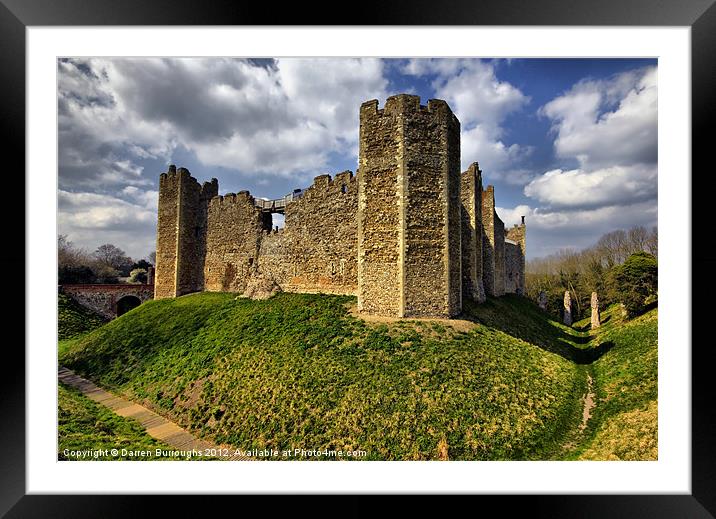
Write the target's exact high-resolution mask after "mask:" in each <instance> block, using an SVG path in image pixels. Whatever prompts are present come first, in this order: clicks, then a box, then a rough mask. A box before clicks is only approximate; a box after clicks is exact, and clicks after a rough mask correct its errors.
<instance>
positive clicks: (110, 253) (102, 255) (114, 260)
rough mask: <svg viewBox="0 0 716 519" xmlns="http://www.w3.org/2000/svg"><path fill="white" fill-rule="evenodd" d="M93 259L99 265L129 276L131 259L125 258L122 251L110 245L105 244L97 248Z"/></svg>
mask: <svg viewBox="0 0 716 519" xmlns="http://www.w3.org/2000/svg"><path fill="white" fill-rule="evenodd" d="M94 257H95V259H96V260H97V262H98V263H99V264H100V265H102V266H105V267H110V268H112V269H114V270H117V271H119V272H121V273H122V274H123V275H129V271H130V270H131V268H132V264H133V263H134V262H133V261H132V258H130V257H129V256H127V255H126V254H125V253H124V251H123V250H122V249H120V248H119V247H117V246H115V245H112V244H111V243H105V244H104V245H100V246H99V247H97V250H96V251H94Z"/></svg>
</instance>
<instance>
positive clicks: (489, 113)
mask: <svg viewBox="0 0 716 519" xmlns="http://www.w3.org/2000/svg"><path fill="white" fill-rule="evenodd" d="M403 72H405V73H407V74H412V75H418V76H423V75H428V74H435V75H436V78H435V80H434V81H433V88H434V89H435V95H436V96H437V97H438V98H440V99H444V100H446V101H447V102H448V104H449V105H450V107H451V108H452V110H453V112H454V113H455V115H456V116H457V118H458V119H459V120H460V124H461V130H462V135H461V155H462V160H461V162H462V168H463V169H466V168H467V167H468V166H469V165H470V164H471V163H472V162H475V161H478V162H479V163H480V168H481V169H482V170H483V171H484V174H485V176H486V177H487V178H495V179H504V180H507V179H506V178H505V175H504V173H505V172H506V170H508V169H513V168H515V166H516V164H517V163H519V162H520V161H521V160H522V159H524V158H525V157H526V156H527V155H528V154H529V152H530V149H529V148H526V147H523V146H520V145H519V144H514V143H513V144H506V143H505V142H504V139H503V133H504V132H503V128H502V123H503V122H504V120H505V119H506V118H507V116H508V115H510V114H511V113H513V112H517V111H519V110H521V109H522V108H523V107H524V106H526V105H527V104H528V103H529V100H530V98H529V97H528V96H526V95H525V94H523V93H522V92H521V91H520V90H519V89H518V88H516V87H515V86H513V85H512V84H510V83H509V82H506V81H500V80H499V79H498V78H497V76H496V74H495V67H494V65H493V64H492V63H489V62H485V61H481V60H476V59H412V60H409V61H408V63H407V64H406V65H405V66H404V67H403Z"/></svg>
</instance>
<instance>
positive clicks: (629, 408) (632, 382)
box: [577, 305, 658, 460]
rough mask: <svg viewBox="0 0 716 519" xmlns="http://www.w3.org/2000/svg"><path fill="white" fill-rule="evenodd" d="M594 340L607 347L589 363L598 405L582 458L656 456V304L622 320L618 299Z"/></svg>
mask: <svg viewBox="0 0 716 519" xmlns="http://www.w3.org/2000/svg"><path fill="white" fill-rule="evenodd" d="M602 319H603V321H605V323H604V325H603V326H602V327H600V328H599V329H598V331H597V332H596V334H595V337H594V339H593V341H592V342H593V343H594V344H599V345H602V346H606V347H607V348H608V351H607V352H606V353H605V354H604V355H603V356H602V357H600V358H599V359H598V360H597V361H595V362H594V363H593V365H592V369H593V373H594V381H595V393H596V396H597V400H596V406H595V408H594V413H593V416H592V419H591V420H590V427H589V432H590V437H589V438H588V439H587V440H586V441H585V442H584V444H583V445H582V447H581V448H580V449H579V450H578V451H577V456H578V458H579V459H586V460H590V459H591V460H656V459H657V451H658V435H657V422H658V415H657V407H658V406H657V392H658V384H657V368H658V340H657V339H658V309H653V310H650V311H648V312H647V313H645V314H644V315H641V316H639V317H636V318H634V319H630V320H626V321H625V320H624V317H623V311H622V309H621V308H620V307H619V306H618V305H614V306H611V307H610V308H609V309H607V311H606V312H604V314H603V315H602Z"/></svg>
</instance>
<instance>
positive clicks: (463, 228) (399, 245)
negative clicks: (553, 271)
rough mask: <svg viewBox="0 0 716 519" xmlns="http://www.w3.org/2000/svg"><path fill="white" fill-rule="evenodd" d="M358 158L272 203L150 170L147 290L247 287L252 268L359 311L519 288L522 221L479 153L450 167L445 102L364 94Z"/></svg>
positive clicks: (429, 312)
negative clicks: (508, 213)
mask: <svg viewBox="0 0 716 519" xmlns="http://www.w3.org/2000/svg"><path fill="white" fill-rule="evenodd" d="M358 166H359V167H358V172H357V173H356V174H355V175H354V174H353V172H351V171H342V172H339V173H336V174H335V176H334V177H333V178H332V177H331V175H330V174H322V175H318V176H316V177H315V178H314V179H313V182H312V184H311V185H310V186H309V187H308V188H306V189H305V190H303V191H302V192H301V191H299V190H297V191H298V194H296V193H294V195H296V196H291V197H286V198H285V199H284V200H285V202H282V203H281V205H280V208H279V206H273V205H272V206H271V207H270V208H268V207H267V206H266V205H265V204H263V205H262V204H261V200H260V199H255V198H254V196H252V195H251V193H250V192H249V191H246V190H244V191H239V192H238V193H226V194H224V195H223V196H222V195H219V194H218V187H219V186H218V181H217V179H215V178H213V179H211V180H210V181H208V182H203V183H202V184H199V182H198V181H197V180H196V179H194V178H193V177H192V176H191V174H190V173H189V171H188V170H187V169H185V168H179V169H177V168H176V167H175V166H173V165H171V166H169V168H168V171H167V172H166V173H161V174H160V176H159V186H160V187H159V211H158V227H157V268H156V274H155V279H156V282H155V292H156V297H157V298H161V297H176V296H178V295H181V294H184V293H188V292H192V291H197V290H209V291H232V292H244V291H246V290H247V287H250V286H254V285H257V280H261V283H262V284H267V285H268V284H272V286H274V287H276V286H277V287H279V288H280V289H281V290H284V291H292V292H323V293H333V294H352V295H357V296H358V308H359V310H360V311H361V312H364V313H368V314H378V315H385V316H394V317H453V316H455V315H457V314H459V313H460V312H461V309H462V305H463V298H470V299H473V300H476V301H478V302H482V301H484V299H485V292H487V293H488V294H490V295H495V296H496V295H501V294H503V293H505V292H516V293H524V288H523V287H524V285H523V284H522V285H521V283H524V252H525V241H524V235H525V227H524V224H523V225H522V226H519V227H515V228H513V229H510V230H508V231H507V232H505V228H504V224H503V223H502V221H501V220H500V219H499V217H498V216H497V213H496V212H495V203H494V188H493V186H487V188H486V189H483V186H482V171H480V169H479V166H478V164H477V163H473V164H472V165H471V166H470V167H469V168H468V170H467V171H466V172H464V173H460V122H459V120H458V119H457V117H455V115H454V114H453V112H452V110H451V109H450V107H449V105H448V104H447V103H446V102H445V101H442V100H439V99H430V100H428V102H427V104H426V105H421V104H420V97H419V96H415V95H408V94H400V95H396V96H391V97H389V98H388V99H387V100H386V102H385V106H384V107H383V108H379V107H378V101H377V100H371V101H367V102H365V103H363V104H362V105H361V106H360V146H359V160H358ZM275 210H280V211H281V212H283V213H284V215H285V225H284V227H283V228H281V229H278V228H275V227H274V226H273V220H272V215H271V212H272V211H275ZM252 283H253V284H252Z"/></svg>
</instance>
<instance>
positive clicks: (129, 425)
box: [58, 384, 181, 461]
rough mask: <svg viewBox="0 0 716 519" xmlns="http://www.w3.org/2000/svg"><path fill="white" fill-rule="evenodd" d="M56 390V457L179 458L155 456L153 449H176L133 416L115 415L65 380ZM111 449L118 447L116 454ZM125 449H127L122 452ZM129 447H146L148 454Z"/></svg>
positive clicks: (86, 458)
mask: <svg viewBox="0 0 716 519" xmlns="http://www.w3.org/2000/svg"><path fill="white" fill-rule="evenodd" d="M58 391H59V392H58V436H59V451H58V459H59V460H72V461H102V460H132V461H146V460H155V459H181V458H177V457H166V456H156V449H162V450H165V451H166V450H175V449H172V448H171V447H169V446H168V445H166V444H164V443H163V442H160V441H157V440H156V439H154V438H152V437H151V436H149V435H148V434H147V433H146V432H145V431H144V429H143V428H142V426H141V425H140V424H139V422H137V421H136V420H132V419H129V418H123V417H121V416H118V415H116V414H114V413H113V412H112V411H110V410H109V409H107V408H106V407H104V406H101V405H98V404H96V403H95V402H93V401H92V400H90V399H89V398H87V397H86V396H84V395H83V394H82V393H80V392H79V391H77V390H76V389H74V388H71V387H69V386H65V385H64V384H60V385H59V390H58ZM112 449H117V451H118V455H117V456H112V455H111V450H112ZM125 450H126V451H127V452H126V453H124V454H123V451H125ZM68 451H69V452H68ZM72 451H78V452H83V451H84V452H92V453H97V454H98V455H97V456H96V457H95V456H94V454H88V455H87V456H86V457H85V456H81V455H75V454H73V453H72ZM108 451H109V452H108ZM129 451H134V452H136V451H149V454H148V455H146V456H133V455H130V454H129Z"/></svg>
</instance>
